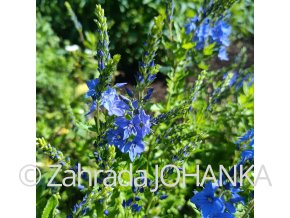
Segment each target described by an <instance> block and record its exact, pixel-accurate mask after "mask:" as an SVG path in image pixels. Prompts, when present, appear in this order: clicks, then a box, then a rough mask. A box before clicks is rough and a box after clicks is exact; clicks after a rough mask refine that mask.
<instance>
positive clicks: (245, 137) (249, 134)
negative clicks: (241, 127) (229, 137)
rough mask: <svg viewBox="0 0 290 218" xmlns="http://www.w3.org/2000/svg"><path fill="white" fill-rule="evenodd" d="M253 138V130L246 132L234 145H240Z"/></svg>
mask: <svg viewBox="0 0 290 218" xmlns="http://www.w3.org/2000/svg"><path fill="white" fill-rule="evenodd" d="M253 137H254V129H250V130H248V131H247V132H246V133H245V134H244V135H243V136H241V137H239V140H238V141H236V142H235V144H240V143H242V142H245V141H248V140H249V139H252V138H253Z"/></svg>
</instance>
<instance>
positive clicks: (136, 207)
mask: <svg viewBox="0 0 290 218" xmlns="http://www.w3.org/2000/svg"><path fill="white" fill-rule="evenodd" d="M131 208H132V211H134V212H140V210H141V209H142V206H139V205H138V204H136V203H135V204H133V205H132V206H131Z"/></svg>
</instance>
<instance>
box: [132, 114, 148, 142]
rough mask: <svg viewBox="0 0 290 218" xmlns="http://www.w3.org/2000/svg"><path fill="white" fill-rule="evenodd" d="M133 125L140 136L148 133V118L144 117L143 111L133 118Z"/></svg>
mask: <svg viewBox="0 0 290 218" xmlns="http://www.w3.org/2000/svg"><path fill="white" fill-rule="evenodd" d="M133 124H134V126H135V128H136V130H137V132H138V134H140V136H142V137H144V136H146V135H148V134H149V133H150V127H151V122H150V116H148V115H146V113H145V111H144V110H141V111H140V113H139V114H137V115H135V116H134V117H133Z"/></svg>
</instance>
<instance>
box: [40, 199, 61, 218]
mask: <svg viewBox="0 0 290 218" xmlns="http://www.w3.org/2000/svg"><path fill="white" fill-rule="evenodd" d="M57 205H58V200H57V198H56V196H55V195H53V196H51V197H50V198H49V200H48V201H47V203H46V206H45V208H44V210H43V212H42V216H41V218H50V217H53V210H54V209H55V208H56V207H57Z"/></svg>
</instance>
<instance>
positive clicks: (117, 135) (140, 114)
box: [108, 102, 151, 161]
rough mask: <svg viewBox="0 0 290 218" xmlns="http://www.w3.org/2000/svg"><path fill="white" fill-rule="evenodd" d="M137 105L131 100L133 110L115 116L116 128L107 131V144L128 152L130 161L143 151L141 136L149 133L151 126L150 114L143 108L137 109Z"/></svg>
mask: <svg viewBox="0 0 290 218" xmlns="http://www.w3.org/2000/svg"><path fill="white" fill-rule="evenodd" d="M134 105H135V106H134ZM137 105H138V104H137V102H133V107H134V109H135V110H133V111H128V112H127V114H126V116H122V117H117V118H115V126H116V128H115V129H111V130H109V132H108V142H109V144H112V145H115V146H116V147H117V148H118V149H119V150H120V151H121V152H123V153H129V157H130V159H131V161H134V159H135V158H136V157H138V156H139V155H140V154H141V153H142V152H143V151H144V149H145V144H144V142H143V138H144V137H145V136H146V135H148V134H149V133H150V127H151V122H150V116H148V115H146V113H145V111H144V110H143V109H138V108H137Z"/></svg>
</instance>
